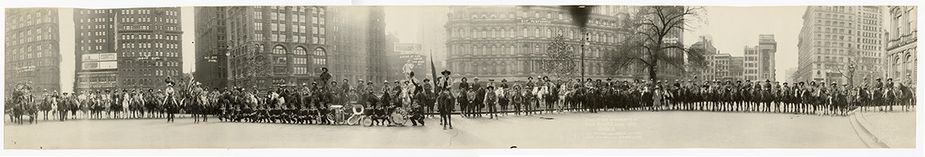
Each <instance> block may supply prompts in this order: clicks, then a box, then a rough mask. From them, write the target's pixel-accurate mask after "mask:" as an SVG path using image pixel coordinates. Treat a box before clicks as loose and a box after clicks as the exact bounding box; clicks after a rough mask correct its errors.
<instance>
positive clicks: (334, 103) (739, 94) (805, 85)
mask: <svg viewBox="0 0 925 157" xmlns="http://www.w3.org/2000/svg"><path fill="white" fill-rule="evenodd" d="M323 71H324V72H323V73H322V74H321V76H320V79H319V80H318V81H316V82H312V83H311V84H300V85H279V86H277V87H275V89H273V90H266V91H261V90H258V89H256V87H251V89H247V88H244V87H233V88H229V89H211V90H209V89H203V88H201V87H200V84H199V83H195V82H193V83H190V84H189V85H186V86H184V87H174V86H175V85H176V83H174V82H173V81H171V80H169V79H168V80H167V81H165V82H166V84H167V88H165V89H163V90H161V89H157V90H155V89H147V90H137V89H125V90H114V91H110V90H101V91H87V92H78V93H60V94H59V93H58V92H56V91H50V92H49V91H42V92H41V93H42V95H37V96H33V95H31V94H30V93H32V90H33V89H31V87H29V86H27V85H17V86H16V89H15V91H14V92H13V94H12V99H6V100H7V102H6V104H7V106H6V109H7V114H8V115H9V116H10V119H11V121H13V122H14V123H18V124H22V123H23V119H24V117H28V122H30V123H33V122H37V121H38V120H39V119H40V118H41V119H42V120H48V119H52V120H61V121H64V120H68V119H132V118H166V119H167V120H168V121H170V122H172V121H173V119H174V118H175V114H178V113H184V114H189V115H190V117H192V118H193V119H194V122H196V123H198V122H200V121H203V122H205V121H208V119H209V118H208V117H214V118H217V119H218V120H220V121H225V122H249V123H288V124H321V125H330V124H343V123H344V121H343V119H346V118H345V117H343V116H344V115H348V116H349V115H357V114H361V115H364V116H366V117H368V118H369V119H370V121H371V122H370V123H369V124H368V125H386V126H388V125H393V124H392V123H394V121H395V120H396V119H395V117H392V116H393V115H394V113H395V112H404V113H402V114H403V115H407V116H405V117H402V118H406V119H407V120H410V121H411V122H412V124H413V125H424V118H426V117H428V116H436V115H437V114H439V115H441V117H442V118H441V119H442V120H441V121H440V123H441V124H444V125H450V127H451V128H452V126H451V121H450V120H449V118H450V116H449V115H450V114H459V115H461V116H462V117H467V118H478V117H487V118H489V119H497V118H499V117H501V116H509V115H532V114H548V113H561V112H592V113H593V112H600V111H711V112H773V113H792V114H815V115H847V114H849V113H850V111H852V110H854V109H857V108H862V109H864V110H878V111H893V110H902V111H909V110H912V109H913V107H914V104H915V94H914V91H915V90H914V89H913V87H910V86H908V85H909V84H911V83H898V82H893V80H892V79H887V80H886V81H885V82H883V81H882V80H881V79H879V78H878V79H874V80H868V79H867V78H865V79H864V80H863V81H861V83H859V84H857V85H848V84H839V83H834V82H831V83H826V82H819V81H810V82H796V83H788V82H782V83H781V82H772V81H769V80H765V81H751V80H734V81H733V80H725V81H717V80H712V81H697V79H694V80H674V81H655V82H653V81H646V80H625V81H617V80H612V79H604V80H601V79H568V80H566V79H559V80H552V79H549V77H545V76H541V77H536V78H534V77H529V78H527V80H526V81H510V82H509V81H508V80H505V79H501V80H497V81H496V80H494V79H489V80H487V81H482V80H479V78H472V80H471V81H470V80H469V78H466V77H462V78H460V79H458V80H456V79H453V78H452V77H450V74H449V72H448V71H444V72H443V73H442V74H443V76H439V77H436V81H434V82H431V80H430V79H427V78H424V79H423V81H418V78H415V77H414V74H413V73H411V74H410V75H408V77H407V78H406V79H403V80H393V81H391V82H390V81H384V82H381V84H377V83H376V82H374V81H364V80H355V81H350V80H347V79H343V80H342V81H333V80H332V76H331V75H330V74H328V73H327V69H323ZM175 88H179V89H175ZM39 115H41V117H39ZM49 116H51V117H52V118H48V117H49ZM364 125H365V124H364Z"/></svg>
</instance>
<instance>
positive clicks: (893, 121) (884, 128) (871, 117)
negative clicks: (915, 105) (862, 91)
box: [857, 111, 916, 148]
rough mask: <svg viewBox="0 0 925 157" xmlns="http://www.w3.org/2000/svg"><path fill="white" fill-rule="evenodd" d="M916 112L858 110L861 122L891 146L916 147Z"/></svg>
mask: <svg viewBox="0 0 925 157" xmlns="http://www.w3.org/2000/svg"><path fill="white" fill-rule="evenodd" d="M915 113H916V112H902V111H895V112H878V111H863V112H858V114H857V116H858V117H857V118H858V120H859V122H860V123H861V124H862V125H863V126H864V127H865V128H867V129H868V130H870V132H871V133H872V134H874V136H876V137H877V138H878V139H879V140H880V141H882V142H884V143H886V144H887V145H889V147H890V148H915V139H916V134H915Z"/></svg>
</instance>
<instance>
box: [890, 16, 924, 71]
mask: <svg viewBox="0 0 925 157" xmlns="http://www.w3.org/2000/svg"><path fill="white" fill-rule="evenodd" d="M916 14H918V7H916V6H891V7H889V16H887V18H888V20H889V21H888V22H889V29H887V32H889V35H887V45H886V51H887V52H886V55H884V63H885V64H884V68H885V70H886V72H885V73H884V74H886V75H885V77H887V78H893V81H896V82H903V83H906V84H912V85H915V82H916V76H915V74H916V69H917V68H918V66H917V65H916V60H918V57H917V55H916V54H915V53H916V43H918V42H917V40H916V36H917V34H916V33H917V32H918V31H917V30H918V29H917V26H916V23H917V22H918V21H917V18H916V17H917V16H916Z"/></svg>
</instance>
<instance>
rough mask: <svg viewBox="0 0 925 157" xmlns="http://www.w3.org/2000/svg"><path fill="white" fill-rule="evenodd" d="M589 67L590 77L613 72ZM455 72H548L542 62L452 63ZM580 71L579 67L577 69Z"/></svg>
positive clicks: (599, 65) (602, 66)
mask: <svg viewBox="0 0 925 157" xmlns="http://www.w3.org/2000/svg"><path fill="white" fill-rule="evenodd" d="M585 64H587V65H588V66H585V72H586V74H588V75H604V74H605V73H612V72H613V71H610V72H607V71H606V70H605V69H607V68H609V67H610V66H607V65H606V64H605V63H585ZM451 65H453V67H452V68H451V69H454V71H459V72H460V73H461V74H472V75H515V74H545V73H546V71H545V69H544V67H545V66H546V65H544V63H543V62H542V61H509V62H505V63H500V64H487V63H455V64H453V63H451ZM485 65H496V66H485ZM575 70H576V71H577V70H579V69H578V67H576V69H575Z"/></svg>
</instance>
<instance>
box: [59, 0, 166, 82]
mask: <svg viewBox="0 0 925 157" xmlns="http://www.w3.org/2000/svg"><path fill="white" fill-rule="evenodd" d="M74 27H75V32H76V34H75V36H76V39H75V42H76V44H75V51H76V56H77V57H76V63H77V65H76V66H75V67H76V69H77V70H76V71H77V72H76V79H75V81H74V82H75V86H74V87H75V91H88V90H94V91H100V90H119V89H139V90H144V89H159V88H164V82H163V80H164V79H166V78H167V77H174V78H176V77H178V76H180V75H182V67H183V63H182V61H183V60H182V55H181V50H182V46H181V43H182V38H181V35H182V34H183V32H182V31H181V23H180V8H131V9H74Z"/></svg>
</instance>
